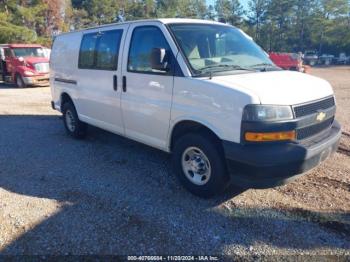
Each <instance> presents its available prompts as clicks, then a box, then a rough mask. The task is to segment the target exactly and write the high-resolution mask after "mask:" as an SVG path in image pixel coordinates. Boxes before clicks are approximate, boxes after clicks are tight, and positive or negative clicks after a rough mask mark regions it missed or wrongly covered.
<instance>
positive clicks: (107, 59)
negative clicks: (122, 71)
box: [79, 30, 123, 70]
mask: <svg viewBox="0 0 350 262" xmlns="http://www.w3.org/2000/svg"><path fill="white" fill-rule="evenodd" d="M122 35H123V30H113V31H103V32H98V33H92V34H86V35H84V36H83V39H82V42H81V46H80V52H79V68H80V69H98V70H117V67H118V54H119V47H120V41H121V38H122Z"/></svg>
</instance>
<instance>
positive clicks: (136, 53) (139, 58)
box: [128, 26, 170, 74]
mask: <svg viewBox="0 0 350 262" xmlns="http://www.w3.org/2000/svg"><path fill="white" fill-rule="evenodd" d="M153 48H164V49H165V50H166V51H170V47H169V44H168V42H167V40H166V39H165V37H164V35H163V32H162V31H161V30H160V29H159V28H158V27H155V26H141V27H136V28H135V29H134V32H133V35H132V39H131V44H130V51H129V59H128V71H130V72H137V73H159V74H166V72H159V71H157V72H154V71H153V70H152V66H151V62H150V56H151V52H152V49H153Z"/></svg>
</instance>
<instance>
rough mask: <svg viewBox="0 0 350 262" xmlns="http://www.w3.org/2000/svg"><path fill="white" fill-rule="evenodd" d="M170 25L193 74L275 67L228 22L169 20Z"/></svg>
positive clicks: (263, 53) (246, 37) (247, 38)
mask: <svg viewBox="0 0 350 262" xmlns="http://www.w3.org/2000/svg"><path fill="white" fill-rule="evenodd" d="M170 29H171V31H172V32H173V34H174V36H175V40H176V41H177V43H178V45H179V46H180V48H181V49H182V51H183V53H184V55H185V56H186V58H187V60H188V62H189V64H190V65H191V67H192V71H193V72H194V73H195V74H196V75H201V74H203V73H212V72H220V71H232V70H250V71H254V70H259V69H261V68H262V67H263V68H267V67H271V68H276V67H275V65H274V64H273V63H272V62H271V60H270V59H269V57H268V55H267V54H266V53H265V52H264V51H263V50H262V49H261V48H260V47H259V46H258V45H257V44H255V43H254V41H253V40H252V39H251V38H250V37H249V36H248V35H246V34H245V33H243V31H241V30H239V29H236V28H234V27H231V26H227V25H211V24H172V25H170Z"/></svg>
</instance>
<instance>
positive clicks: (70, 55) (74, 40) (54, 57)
mask: <svg viewBox="0 0 350 262" xmlns="http://www.w3.org/2000/svg"><path fill="white" fill-rule="evenodd" d="M80 40H81V33H80V32H78V33H75V34H65V35H62V36H59V37H57V38H56V39H55V41H54V45H53V49H52V51H51V60H50V86H51V94H52V97H53V101H54V103H55V108H56V109H58V110H61V95H62V94H63V93H67V94H68V95H69V96H70V97H71V98H72V99H73V100H74V101H77V100H78V99H79V98H80V95H81V94H80V92H79V91H78V90H77V89H76V87H75V86H74V85H72V84H69V83H64V82H58V81H55V79H66V80H73V79H74V80H75V79H76V77H77V76H76V74H77V68H78V58H79V52H78V51H77V50H79V48H80ZM77 110H79V111H80V108H77Z"/></svg>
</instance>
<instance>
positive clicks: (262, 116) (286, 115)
mask: <svg viewBox="0 0 350 262" xmlns="http://www.w3.org/2000/svg"><path fill="white" fill-rule="evenodd" d="M291 119H293V111H292V108H291V107H290V106H267V105H247V106H246V107H245V108H244V111H243V121H283V120H291Z"/></svg>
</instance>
